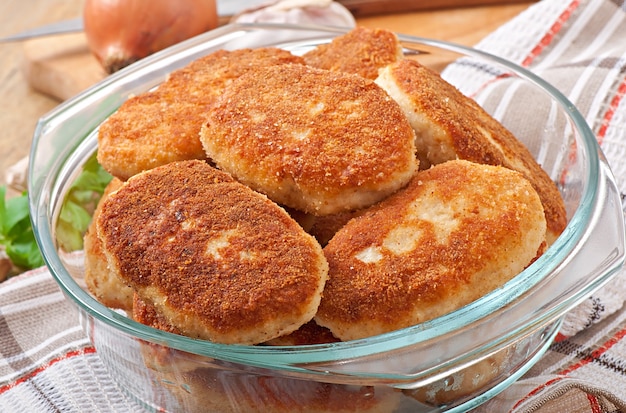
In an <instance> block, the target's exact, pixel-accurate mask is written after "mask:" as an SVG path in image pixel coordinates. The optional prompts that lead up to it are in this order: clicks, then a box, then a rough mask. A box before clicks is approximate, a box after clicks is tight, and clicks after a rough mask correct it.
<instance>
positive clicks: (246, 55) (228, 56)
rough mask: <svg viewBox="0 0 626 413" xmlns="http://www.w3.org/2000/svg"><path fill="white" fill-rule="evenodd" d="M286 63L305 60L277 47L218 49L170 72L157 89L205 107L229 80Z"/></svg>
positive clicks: (298, 62) (300, 62)
mask: <svg viewBox="0 0 626 413" xmlns="http://www.w3.org/2000/svg"><path fill="white" fill-rule="evenodd" d="M287 63H290V64H304V59H303V58H302V57H300V56H296V55H293V54H291V53H290V52H289V51H287V50H283V49H279V48H276V47H261V48H258V49H237V50H217V51H215V52H213V53H211V54H209V55H207V56H204V57H201V58H199V59H196V60H194V61H192V62H191V63H189V64H188V65H187V66H185V67H183V68H181V69H178V70H175V71H173V72H172V73H170V75H169V76H168V78H167V80H166V81H165V82H164V83H163V84H161V85H160V86H159V90H160V91H161V93H163V94H165V95H171V96H173V97H175V98H176V97H180V96H184V99H185V100H188V101H192V102H195V103H198V104H201V105H204V106H205V107H208V106H210V105H211V104H212V103H213V101H214V100H215V99H216V98H217V97H218V96H219V95H221V94H222V92H223V90H224V88H225V87H227V86H228V85H229V84H230V82H232V81H233V80H234V79H237V78H238V77H239V76H241V75H243V74H244V73H246V72H247V71H249V70H254V69H255V68H256V67H258V66H273V65H281V64H287Z"/></svg>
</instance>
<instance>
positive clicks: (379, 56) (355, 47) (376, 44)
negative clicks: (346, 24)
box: [302, 26, 403, 80]
mask: <svg viewBox="0 0 626 413" xmlns="http://www.w3.org/2000/svg"><path fill="white" fill-rule="evenodd" d="M302 57H303V58H304V61H305V62H306V64H307V65H309V66H312V67H317V68H319V69H326V70H332V71H340V72H346V73H352V74H355V75H359V76H362V77H365V78H367V79H372V80H374V79H376V77H377V76H378V70H379V69H381V68H383V67H385V66H387V65H389V64H391V63H393V62H395V61H396V60H398V59H401V58H402V57H403V53H402V45H401V44H400V41H399V40H398V36H396V34H395V33H393V32H391V31H389V30H384V29H370V28H366V27H362V26H358V27H355V28H354V29H352V30H350V31H349V32H347V33H346V34H343V35H341V36H338V37H335V38H334V39H333V40H332V41H331V42H330V43H325V44H321V45H318V46H317V47H315V48H314V49H312V50H310V51H308V52H307V53H305V54H304V55H303V56H302Z"/></svg>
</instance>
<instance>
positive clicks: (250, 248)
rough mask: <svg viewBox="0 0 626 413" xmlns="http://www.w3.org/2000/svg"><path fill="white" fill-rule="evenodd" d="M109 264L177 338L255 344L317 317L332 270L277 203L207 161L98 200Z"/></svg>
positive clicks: (170, 168) (168, 168)
mask: <svg viewBox="0 0 626 413" xmlns="http://www.w3.org/2000/svg"><path fill="white" fill-rule="evenodd" d="M96 225H97V230H98V235H99V237H100V239H101V240H102V242H103V249H104V252H105V255H106V257H107V260H108V263H109V267H110V269H111V270H112V271H114V272H115V273H116V274H117V276H118V277H120V278H121V279H122V280H124V282H125V283H127V284H128V285H130V286H131V287H132V288H133V290H134V291H135V292H136V293H137V294H138V295H139V297H140V298H141V299H142V300H143V301H145V302H146V303H147V304H149V305H152V306H154V308H155V310H156V311H157V312H158V313H159V314H161V315H162V316H164V317H165V319H166V320H167V322H168V323H169V324H171V325H172V326H173V327H175V328H177V329H179V330H180V332H181V334H183V335H186V336H190V337H196V338H202V339H206V340H210V341H214V342H220V343H238V344H256V343H262V342H265V341H268V340H270V339H272V338H275V337H278V336H281V335H285V334H288V333H290V332H292V331H294V330H296V329H297V328H299V327H300V326H301V325H302V324H304V323H306V322H308V321H309V320H311V318H312V317H313V316H314V314H315V312H316V310H317V306H318V304H319V300H320V297H321V293H322V290H323V288H324V283H325V282H326V278H327V272H328V267H327V263H326V260H325V258H324V255H323V253H322V249H321V247H320V246H319V244H318V243H317V241H315V239H314V238H313V237H312V236H310V235H309V234H307V233H306V232H304V230H303V229H302V228H301V227H300V226H299V225H298V224H297V223H296V222H295V221H294V220H293V219H291V217H289V215H288V214H287V213H286V212H285V210H284V209H282V208H280V207H279V206H278V205H276V204H275V203H274V202H272V201H270V200H269V199H267V197H265V196H264V195H261V194H259V193H256V192H254V191H252V190H251V189H250V188H248V187H246V186H244V185H242V184H240V183H238V182H236V181H234V180H233V179H232V178H231V177H230V175H228V174H226V173H224V172H221V171H219V170H217V169H215V168H212V167H211V166H209V165H208V164H207V163H206V162H204V161H180V162H173V163H170V164H167V165H164V166H160V167H157V168H154V169H151V170H150V171H146V172H143V173H141V174H138V175H135V176H134V177H132V178H131V179H129V180H128V181H127V182H126V183H125V184H124V186H122V187H121V188H120V189H118V190H117V191H116V192H115V193H113V194H111V195H110V196H109V197H108V198H107V199H106V201H105V202H104V203H103V204H102V210H101V212H100V215H99V217H98V219H97V224H96Z"/></svg>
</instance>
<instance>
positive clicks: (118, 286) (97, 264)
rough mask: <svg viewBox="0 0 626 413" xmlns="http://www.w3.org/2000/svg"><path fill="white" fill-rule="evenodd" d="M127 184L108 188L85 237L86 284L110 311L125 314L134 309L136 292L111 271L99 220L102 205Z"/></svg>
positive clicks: (108, 186) (114, 183)
mask: <svg viewBox="0 0 626 413" xmlns="http://www.w3.org/2000/svg"><path fill="white" fill-rule="evenodd" d="M123 184H124V183H123V182H122V181H120V180H119V179H117V178H113V179H112V180H111V182H109V184H108V185H107V186H106V188H105V189H104V192H103V194H102V197H101V198H100V201H99V203H98V206H97V207H96V209H95V211H94V213H93V218H92V220H91V223H90V224H89V228H87V232H86V233H85V235H84V237H83V249H84V251H85V278H84V280H85V284H86V285H87V288H88V289H89V291H90V292H91V293H92V294H93V295H94V296H95V297H96V299H97V300H98V301H100V302H101V303H102V304H104V305H106V306H107V307H110V308H117V309H121V310H125V311H126V312H128V313H130V311H131V310H132V308H133V290H132V288H130V287H128V286H127V285H125V284H124V283H123V282H122V280H121V279H120V278H118V277H117V275H115V273H113V272H111V271H110V270H109V268H108V262H107V258H106V256H105V255H104V251H103V250H102V241H100V238H98V232H97V229H96V220H97V219H98V215H100V210H101V209H102V204H103V203H104V201H105V200H106V199H107V198H108V197H109V195H110V194H111V193H113V192H115V191H117V190H118V189H119V188H120V187H121V186H122V185H123Z"/></svg>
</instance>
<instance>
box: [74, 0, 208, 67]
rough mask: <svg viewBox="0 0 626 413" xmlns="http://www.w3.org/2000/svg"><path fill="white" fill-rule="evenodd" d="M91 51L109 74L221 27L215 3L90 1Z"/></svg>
mask: <svg viewBox="0 0 626 413" xmlns="http://www.w3.org/2000/svg"><path fill="white" fill-rule="evenodd" d="M83 19H84V25H85V34H86V36H87V43H88V45H89V49H90V50H91V52H92V53H93V54H94V55H95V57H96V58H97V59H98V61H99V62H100V64H101V65H102V66H103V67H104V69H105V70H106V72H107V73H113V72H115V71H117V70H119V69H121V68H123V67H125V66H128V65H129V64H131V63H133V62H136V61H137V60H139V59H141V58H144V57H146V56H148V55H150V54H152V53H154V52H157V51H159V50H161V49H164V48H166V47H168V46H171V45H173V44H176V43H178V42H181V41H183V40H185V39H188V38H190V37H193V36H195V35H198V34H200V33H204V32H205V31H208V30H210V29H213V28H215V27H216V26H217V23H218V19H217V10H216V5H215V0H86V1H85V6H84V9H83Z"/></svg>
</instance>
